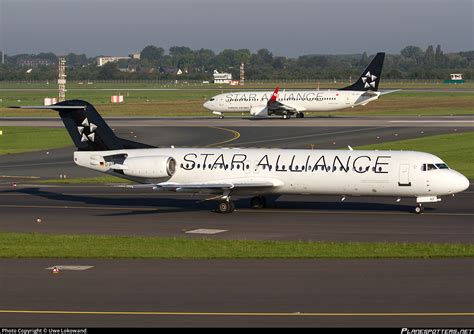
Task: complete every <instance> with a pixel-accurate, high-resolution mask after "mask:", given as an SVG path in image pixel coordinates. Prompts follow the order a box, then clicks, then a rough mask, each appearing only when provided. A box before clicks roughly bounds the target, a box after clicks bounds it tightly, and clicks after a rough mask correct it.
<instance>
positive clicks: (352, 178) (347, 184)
mask: <svg viewBox="0 0 474 334" xmlns="http://www.w3.org/2000/svg"><path fill="white" fill-rule="evenodd" d="M113 156H124V157H126V158H125V160H124V161H123V162H122V163H123V165H124V166H127V159H131V158H136V157H139V159H142V160H141V161H143V162H144V164H143V165H142V166H141V167H140V168H143V169H144V170H143V173H144V174H143V175H146V177H126V176H124V175H123V174H120V173H122V172H120V173H118V174H117V170H114V166H117V165H116V164H115V163H113V162H110V159H108V158H107V157H113ZM147 157H148V158H149V161H150V163H148V162H147V160H146V159H147ZM153 157H163V158H173V159H174V161H175V162H176V164H175V165H176V169H175V171H174V172H173V174H172V175H171V176H168V175H162V174H159V173H163V172H157V174H156V175H154V174H153V168H155V167H154V166H155V165H154V164H155V163H151V161H152V160H151V159H152V158H153ZM74 160H75V162H76V164H78V165H80V166H83V167H87V168H92V169H95V170H97V171H101V172H106V173H111V174H114V175H117V176H121V177H126V178H130V179H132V180H134V181H137V182H141V183H150V182H163V181H164V182H167V183H177V184H192V183H193V182H199V183H205V182H213V181H214V180H220V181H221V182H223V181H226V182H227V181H228V182H235V181H236V180H239V179H245V180H246V182H253V181H255V182H261V181H268V182H271V183H273V184H274V186H273V187H269V188H268V189H266V190H262V189H258V190H251V189H235V191H232V194H237V195H238V194H263V193H270V194H326V195H347V196H400V197H401V196H408V197H417V198H419V199H421V200H420V201H419V202H421V201H423V200H422V199H423V198H425V197H433V196H434V197H436V196H441V195H448V194H452V193H455V192H458V191H462V190H464V189H465V188H466V187H467V186H468V181H467V179H466V178H465V177H464V176H463V175H462V174H460V173H458V172H456V171H454V170H452V169H449V168H448V167H447V166H446V165H445V164H444V162H443V161H442V160H441V159H439V158H438V157H436V156H434V155H432V154H428V153H423V152H412V151H358V150H354V151H350V150H347V151H344V150H289V149H246V148H245V149H243V148H242V149H239V148H222V149H194V148H150V149H134V150H116V151H102V152H99V151H95V152H88V151H77V152H75V153H74ZM108 160H109V161H108ZM132 160H133V159H132ZM132 160H130V161H132ZM428 164H431V165H433V166H434V167H433V168H432V169H431V170H427V168H426V166H427V165H428ZM130 166H131V165H130ZM134 166H136V164H135V165H134ZM435 167H436V168H435ZM133 168H137V167H133ZM145 169H147V170H145ZM125 172H127V173H131V172H132V171H131V170H128V171H127V170H125ZM136 175H138V174H136ZM154 176H156V177H154ZM466 182H467V183H466ZM460 189H462V190H460ZM427 201H428V200H427Z"/></svg>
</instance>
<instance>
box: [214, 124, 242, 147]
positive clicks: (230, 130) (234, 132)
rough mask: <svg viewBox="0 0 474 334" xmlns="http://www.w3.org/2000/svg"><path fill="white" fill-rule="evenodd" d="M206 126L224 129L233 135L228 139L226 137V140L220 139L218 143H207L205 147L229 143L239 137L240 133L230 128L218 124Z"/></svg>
mask: <svg viewBox="0 0 474 334" xmlns="http://www.w3.org/2000/svg"><path fill="white" fill-rule="evenodd" d="M208 128H212V129H218V130H224V131H227V132H230V133H232V134H233V137H232V138H230V139H227V140H224V141H221V142H218V143H213V144H209V145H207V146H206V147H215V146H221V145H223V144H227V143H230V142H232V141H234V140H237V139H239V138H240V133H239V132H237V131H235V130H232V129H227V128H221V127H219V126H210V125H209V126H208Z"/></svg>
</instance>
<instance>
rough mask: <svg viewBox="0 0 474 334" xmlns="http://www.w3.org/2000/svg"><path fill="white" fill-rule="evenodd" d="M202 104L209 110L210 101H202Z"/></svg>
mask: <svg viewBox="0 0 474 334" xmlns="http://www.w3.org/2000/svg"><path fill="white" fill-rule="evenodd" d="M202 106H203V107H204V108H206V109H207V110H211V101H206V102H204V104H203V105H202Z"/></svg>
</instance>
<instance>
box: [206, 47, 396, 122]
mask: <svg viewBox="0 0 474 334" xmlns="http://www.w3.org/2000/svg"><path fill="white" fill-rule="evenodd" d="M384 58H385V53H383V52H380V53H377V55H376V56H375V58H374V59H373V60H372V62H371V63H370V64H369V66H367V68H366V69H365V70H364V72H362V74H361V76H360V77H359V79H358V80H357V81H356V82H355V83H354V84H352V85H351V86H348V87H344V88H341V89H339V90H328V91H320V90H288V91H283V92H280V93H278V87H277V88H276V89H275V91H274V92H273V94H272V92H262V91H257V92H250V91H242V92H238V93H224V94H219V95H216V96H214V97H212V98H211V99H210V100H209V101H207V102H205V103H204V105H203V106H204V108H206V109H209V110H210V111H212V112H213V114H215V115H218V116H219V117H221V118H223V117H224V113H233V112H234V113H235V112H238V113H247V112H250V115H252V116H254V117H261V118H264V117H269V116H272V115H278V116H282V117H283V118H286V119H288V118H290V117H291V116H292V115H295V117H297V118H302V117H304V113H305V112H310V111H335V110H341V109H345V108H349V107H355V106H359V105H366V104H367V103H369V102H372V101H375V100H377V99H378V98H379V96H380V95H384V94H388V93H392V92H395V90H392V91H385V92H379V91H378V87H379V82H380V76H381V74H382V66H383V61H384Z"/></svg>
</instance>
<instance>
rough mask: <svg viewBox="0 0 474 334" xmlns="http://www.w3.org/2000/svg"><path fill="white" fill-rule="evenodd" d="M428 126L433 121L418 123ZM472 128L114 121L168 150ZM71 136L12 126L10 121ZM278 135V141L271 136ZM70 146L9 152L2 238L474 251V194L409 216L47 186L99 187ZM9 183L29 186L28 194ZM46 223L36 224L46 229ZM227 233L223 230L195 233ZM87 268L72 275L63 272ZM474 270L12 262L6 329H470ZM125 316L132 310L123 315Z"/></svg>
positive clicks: (2, 321)
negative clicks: (227, 207)
mask: <svg viewBox="0 0 474 334" xmlns="http://www.w3.org/2000/svg"><path fill="white" fill-rule="evenodd" d="M420 121H421V122H420ZM473 121H474V120H473V118H472V117H469V116H467V117H452V118H451V117H443V118H421V119H418V118H412V117H411V118H410V117H406V118H363V119H359V118H337V119H333V118H308V119H304V120H296V119H295V120H290V121H289V122H288V121H282V120H278V119H275V120H263V121H255V120H249V119H224V120H218V119H211V118H200V119H180V120H177V119H156V118H151V119H147V118H136V119H122V118H113V119H110V124H111V125H112V127H113V128H114V129H115V132H116V133H117V134H118V135H119V136H122V137H124V138H127V139H131V140H135V141H142V142H146V143H149V144H152V145H157V146H170V145H175V146H207V147H222V146H229V147H281V148H311V147H312V148H346V147H347V145H351V146H358V145H365V144H371V143H377V142H385V141H393V140H401V139H409V138H417V137H423V136H429V135H435V134H447V133H456V132H463V131H473V129H474V128H473V125H474V122H473ZM18 124H20V125H29V126H62V123H61V121H60V120H59V119H47V120H36V121H33V120H18V119H8V120H6V119H1V120H0V126H5V125H18ZM275 129H277V130H275ZM73 151H74V149H73V147H65V148H61V149H54V150H45V151H40V152H34V153H24V154H15V155H7V156H0V231H2V232H5V231H12V232H41V233H79V234H108V235H144V236H168V237H169V236H173V237H185V238H202V237H206V238H213V239H252V240H324V241H362V242H376V241H389V242H395V241H402V242H435V243H445V242H453V243H473V241H474V229H473V225H472V222H473V216H474V207H473V206H472V203H473V199H474V198H473V194H474V187H473V186H472V185H471V187H470V189H469V190H467V191H466V192H464V193H461V194H458V195H456V196H455V197H444V198H443V201H442V202H440V203H432V204H427V205H426V211H425V214H423V215H415V214H413V213H411V210H412V209H413V205H414V203H413V201H412V200H409V199H402V201H401V202H400V203H397V202H396V201H395V198H364V197H359V198H347V199H346V200H345V201H344V202H341V201H340V198H339V197H336V196H282V197H280V198H279V199H277V200H276V201H274V202H273V201H272V202H271V203H270V204H271V205H270V207H269V208H267V209H262V210H252V209H250V208H249V203H248V199H246V198H240V199H237V201H236V206H237V209H236V212H234V213H233V214H231V215H221V214H217V213H214V212H212V210H213V209H214V206H215V203H213V202H210V201H204V202H203V201H202V200H203V199H205V197H194V198H192V197H189V196H188V195H177V194H170V193H157V192H154V191H152V190H133V189H125V188H112V187H110V186H104V185H93V186H53V185H50V186H48V185H44V184H39V183H38V182H37V181H39V180H40V179H45V178H46V179H47V178H59V175H60V174H62V175H67V177H68V178H73V177H94V176H100V175H102V174H98V173H95V172H92V171H89V170H87V169H84V168H80V167H77V166H76V165H74V163H73V162H72V153H73ZM13 183H17V185H16V187H14V186H13ZM37 218H41V219H42V222H41V223H37V222H36V219H37ZM196 229H219V230H221V231H222V232H220V233H217V234H213V235H200V234H189V233H187V232H190V231H192V230H196ZM67 264H69V265H73V264H75V265H91V266H94V268H92V269H88V270H85V271H62V272H61V273H60V274H59V275H53V274H51V273H50V271H48V270H45V268H47V267H50V266H53V265H67ZM473 278H474V260H472V259H443V260H441V259H437V260H285V261H279V260H271V261H268V260H251V261H250V260H249V261H247V260H239V261H231V260H228V261H160V260H146V261H142V260H113V261H111V260H65V259H42V260H18V259H16V260H15V259H11V260H6V259H4V260H0V326H4V327H5V326H13V327H18V326H34V327H36V326H41V327H49V326H69V327H77V326H79V327H81V326H118V327H123V326H125V327H135V326H143V327H150V326H164V327H167V326H190V327H196V326H206V327H209V326H221V327H222V326H267V327H268V326H275V327H276V326H278V327H281V326H322V327H327V326H396V327H410V326H411V327H472V326H473V325H474V287H473V285H472V281H473ZM120 312H124V313H120Z"/></svg>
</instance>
